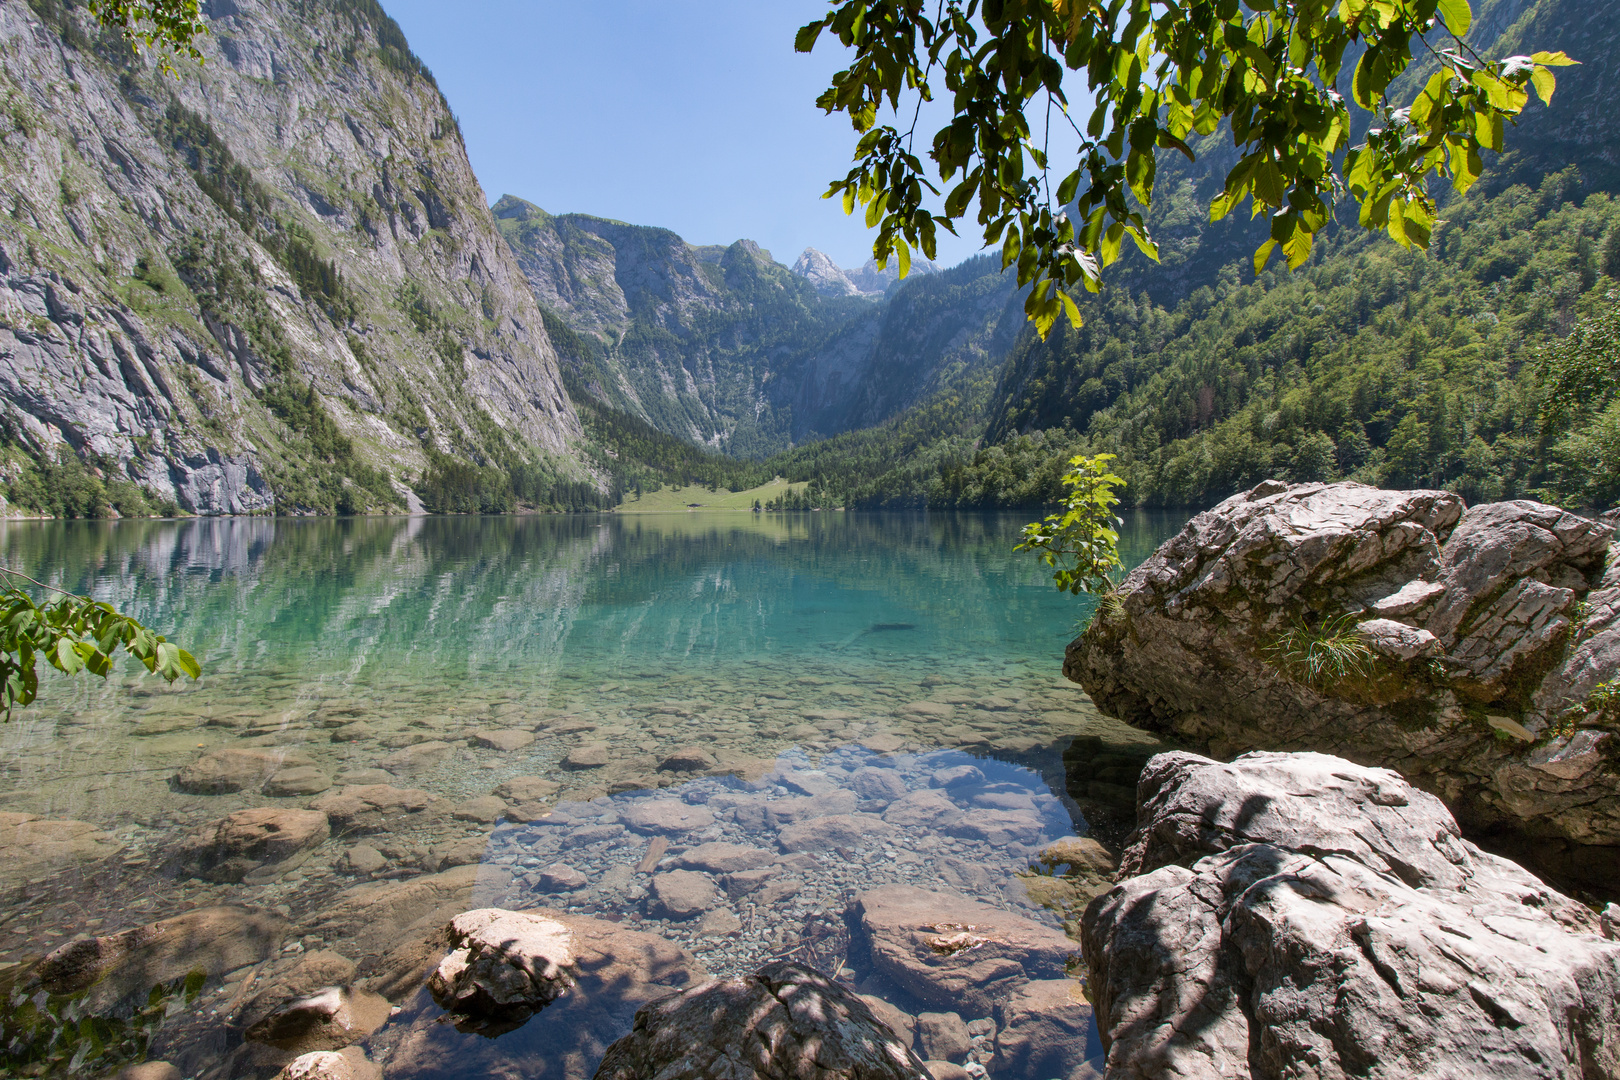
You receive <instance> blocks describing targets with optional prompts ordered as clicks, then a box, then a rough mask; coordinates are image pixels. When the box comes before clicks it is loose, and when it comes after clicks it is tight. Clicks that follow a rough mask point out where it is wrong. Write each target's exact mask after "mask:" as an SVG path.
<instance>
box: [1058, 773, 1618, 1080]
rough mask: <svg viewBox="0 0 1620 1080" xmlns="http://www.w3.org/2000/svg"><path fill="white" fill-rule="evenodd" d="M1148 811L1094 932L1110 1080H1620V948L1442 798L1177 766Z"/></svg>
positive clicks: (1394, 782) (1097, 911)
mask: <svg viewBox="0 0 1620 1080" xmlns="http://www.w3.org/2000/svg"><path fill="white" fill-rule="evenodd" d="M1140 793H1141V804H1140V805H1141V814H1140V818H1139V829H1138V831H1137V833H1135V834H1134V835H1133V837H1132V840H1131V842H1130V845H1129V846H1128V848H1127V850H1126V853H1125V857H1124V859H1123V861H1122V864H1121V874H1122V878H1123V880H1122V881H1121V882H1120V884H1119V885H1117V886H1115V887H1114V888H1113V889H1112V890H1111V891H1109V892H1108V893H1106V894H1104V895H1103V896H1100V897H1098V898H1097V899H1096V900H1094V901H1092V903H1091V905H1090V906H1089V907H1088V908H1087V910H1086V914H1085V920H1084V932H1083V953H1084V956H1085V958H1086V965H1087V968H1088V972H1089V982H1088V989H1089V992H1090V996H1091V999H1092V1002H1093V1004H1094V1006H1095V1008H1096V1015H1097V1022H1098V1026H1099V1029H1100V1032H1101V1036H1102V1040H1103V1044H1104V1046H1105V1047H1106V1048H1107V1055H1108V1056H1107V1065H1108V1075H1109V1076H1110V1077H1119V1078H1149V1077H1154V1078H1156V1077H1177V1078H1181V1080H1194V1078H1199V1080H1202V1078H1206V1077H1207V1078H1216V1077H1219V1078H1233V1080H1237V1078H1244V1080H1248V1078H1251V1077H1252V1078H1260V1077H1265V1078H1271V1077H1285V1076H1287V1077H1295V1076H1318V1077H1338V1076H1350V1075H1354V1076H1365V1077H1374V1078H1383V1077H1388V1078H1392V1080H1393V1078H1395V1077H1410V1076H1440V1077H1465V1076H1466V1077H1583V1078H1599V1077H1615V1076H1620V943H1616V942H1615V941H1613V940H1610V939H1609V938H1608V937H1606V936H1605V931H1604V927H1603V926H1602V924H1601V923H1600V920H1599V918H1598V916H1596V915H1595V914H1594V913H1593V912H1592V911H1591V910H1589V909H1588V908H1586V907H1584V906H1583V905H1581V904H1578V903H1576V902H1575V901H1573V900H1571V899H1569V898H1568V897H1566V896H1563V895H1561V894H1560V893H1558V892H1555V891H1554V890H1552V889H1551V888H1549V887H1548V886H1546V885H1545V884H1543V883H1542V882H1541V881H1540V880H1538V879H1537V878H1535V877H1534V876H1533V875H1531V874H1530V873H1528V872H1526V871H1525V870H1524V869H1522V868H1521V867H1519V866H1518V865H1516V864H1514V863H1512V862H1509V861H1507V860H1506V859H1502V858H1499V857H1497V856H1494V855H1490V854H1487V853H1485V852H1483V851H1481V850H1480V849H1478V848H1477V847H1475V846H1474V845H1472V844H1470V843H1468V842H1467V841H1465V840H1463V839H1462V838H1461V835H1460V833H1459V831H1458V828H1457V824H1456V822H1455V821H1454V820H1453V819H1452V817H1451V815H1450V814H1449V813H1447V811H1446V809H1445V807H1444V806H1443V805H1442V804H1441V803H1440V801H1439V800H1438V799H1436V798H1435V797H1434V796H1432V795H1429V794H1427V793H1425V792H1423V791H1420V790H1418V789H1417V788H1414V787H1412V786H1411V785H1410V784H1407V783H1406V782H1405V781H1404V780H1402V779H1401V778H1400V777H1399V776H1398V775H1396V774H1394V773H1392V772H1390V771H1388V770H1385V769H1372V768H1365V767H1362V766H1359V765H1355V764H1353V763H1351V762H1349V761H1345V760H1343V759H1342V758H1335V757H1330V756H1328V755H1325V754H1275V753H1256V754H1246V755H1244V756H1243V757H1240V758H1238V759H1237V760H1236V761H1233V762H1232V763H1230V764H1221V763H1219V762H1216V761H1212V760H1210V759H1208V758H1203V757H1200V756H1198V755H1195V754H1188V753H1181V752H1175V753H1167V754H1160V755H1158V756H1157V757H1155V758H1153V759H1152V760H1151V761H1150V762H1149V763H1148V767H1147V770H1146V771H1145V772H1144V774H1143V778H1142V784H1141V788H1140ZM1127 875H1135V876H1127Z"/></svg>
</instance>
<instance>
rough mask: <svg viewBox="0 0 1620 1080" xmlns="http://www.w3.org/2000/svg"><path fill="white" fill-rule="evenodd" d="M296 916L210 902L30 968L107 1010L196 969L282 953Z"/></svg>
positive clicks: (79, 944)
mask: <svg viewBox="0 0 1620 1080" xmlns="http://www.w3.org/2000/svg"><path fill="white" fill-rule="evenodd" d="M290 929H291V924H290V923H288V921H287V920H286V919H284V918H282V917H281V916H280V915H278V914H276V913H275V912H272V911H261V910H258V909H256V908H248V907H234V906H222V907H206V908H197V909H195V910H192V911H188V912H186V913H185V914H183V915H176V916H175V917H174V918H172V919H163V920H161V921H159V922H155V923H150V924H148V925H146V926H139V927H136V928H135V929H133V930H125V931H122V932H120V933H116V934H106V935H103V936H101V937H93V938H84V939H81V940H79V941H70V942H68V943H67V944H65V945H63V946H61V947H60V948H58V949H56V950H55V951H54V952H52V953H51V954H50V955H48V956H46V957H45V959H43V960H41V961H40V962H39V964H38V965H37V966H36V967H35V968H34V970H33V972H32V973H31V977H32V978H33V979H35V980H37V981H38V983H39V985H40V986H41V987H42V988H44V989H45V990H48V991H50V992H51V993H53V994H73V993H78V992H79V991H81V990H88V991H89V994H88V995H86V997H85V1008H86V1009H87V1010H89V1011H90V1012H105V1011H107V1010H109V1009H111V1008H113V1007H114V1006H117V1005H119V1004H121V1003H124V1002H127V1001H130V1000H133V999H135V998H137V997H139V998H144V997H145V995H146V994H147V993H148V992H149V991H150V990H151V989H152V987H154V986H156V985H157V984H158V983H165V982H170V981H172V980H174V979H180V978H184V977H185V976H186V975H188V974H190V973H191V972H192V971H201V972H203V973H204V974H205V975H209V976H215V975H223V974H224V973H225V972H227V971H234V970H235V969H237V968H240V967H246V966H247V965H249V964H256V963H258V962H259V961H261V960H263V959H265V958H266V957H270V956H274V955H276V952H277V950H279V949H280V948H281V941H282V939H283V938H284V937H286V935H287V933H288V931H289V930H290Z"/></svg>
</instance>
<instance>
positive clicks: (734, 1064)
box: [596, 963, 929, 1080]
mask: <svg viewBox="0 0 1620 1080" xmlns="http://www.w3.org/2000/svg"><path fill="white" fill-rule="evenodd" d="M647 1077H658V1078H659V1080H721V1078H735V1080H744V1078H748V1077H802V1078H807V1080H808V1078H811V1077H814V1078H816V1080H928V1077H929V1074H928V1072H927V1070H926V1068H925V1067H924V1065H923V1063H922V1061H921V1060H920V1059H919V1058H918V1057H917V1055H916V1054H914V1053H912V1051H911V1048H910V1047H909V1046H907V1045H905V1044H904V1043H902V1042H901V1041H900V1039H899V1038H898V1037H897V1036H896V1035H895V1034H894V1032H893V1031H892V1030H890V1028H889V1027H888V1026H887V1025H885V1024H884V1023H882V1022H881V1021H880V1020H878V1018H877V1017H876V1016H874V1015H873V1013H872V1010H871V1009H870V1008H869V1007H868V1006H867V1004H866V1003H865V1002H864V1001H862V1000H861V999H860V998H859V997H857V996H856V995H855V994H854V993H852V992H851V991H849V990H846V989H845V988H844V987H842V986H840V985H838V984H837V983H835V982H833V981H832V980H831V979H828V978H827V977H826V976H824V975H821V974H819V973H817V972H814V971H811V970H810V969H808V968H805V967H801V966H799V965H798V964H787V963H778V964H769V965H767V966H766V967H763V968H761V969H760V970H759V971H757V972H756V973H754V974H753V975H751V976H748V977H746V978H735V979H726V980H723V981H719V982H711V983H706V984H704V985H702V986H699V987H695V988H694V989H691V990H688V991H686V992H685V993H682V994H676V995H671V996H670V997H667V998H665V999H664V1000H662V1001H659V1002H655V1003H653V1004H651V1005H648V1006H646V1007H645V1008H643V1009H641V1010H640V1011H639V1012H637V1013H636V1020H635V1026H634V1028H633V1029H632V1030H631V1032H630V1033H629V1034H628V1035H626V1036H625V1037H624V1038H622V1039H620V1040H619V1041H618V1042H616V1043H614V1044H613V1045H612V1046H610V1047H609V1048H608V1052H607V1054H606V1055H605V1056H604V1057H603V1059H602V1064H601V1065H600V1067H598V1068H597V1070H596V1080H645V1078H647Z"/></svg>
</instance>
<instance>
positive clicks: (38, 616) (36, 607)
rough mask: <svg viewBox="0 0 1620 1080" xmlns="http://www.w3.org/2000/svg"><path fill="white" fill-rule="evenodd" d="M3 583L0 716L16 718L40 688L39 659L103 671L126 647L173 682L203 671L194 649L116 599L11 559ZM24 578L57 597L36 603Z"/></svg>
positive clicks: (66, 669)
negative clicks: (28, 570)
mask: <svg viewBox="0 0 1620 1080" xmlns="http://www.w3.org/2000/svg"><path fill="white" fill-rule="evenodd" d="M0 583H3V584H4V586H5V588H4V591H0V719H3V720H9V719H11V711H12V709H14V708H17V707H19V706H26V705H29V704H31V703H32V702H33V701H34V699H35V698H36V697H37V696H38V694H39V661H40V660H41V659H43V660H44V661H45V662H46V663H47V664H49V665H50V666H51V667H53V668H55V669H56V670H57V671H60V672H62V673H63V674H64V675H77V674H78V673H79V672H81V671H87V672H89V673H90V674H92V675H99V676H101V677H102V678H104V679H105V678H106V677H107V675H108V673H109V672H111V671H112V664H113V658H114V656H115V655H116V654H117V652H118V651H119V650H120V649H122V650H124V651H125V652H127V653H129V655H131V656H133V657H134V658H135V659H137V660H139V661H140V662H141V663H142V664H143V665H144V666H145V667H146V670H147V671H150V672H152V673H153V674H154V675H158V676H161V677H162V678H163V679H164V680H165V681H167V682H171V683H172V682H174V681H175V680H176V679H178V678H179V677H180V676H182V675H189V676H190V677H191V678H193V679H195V678H197V677H199V676H200V675H201V674H202V668H201V666H200V665H199V664H198V663H197V660H196V658H195V657H193V656H192V655H191V654H190V653H189V652H187V651H186V650H184V649H182V648H180V646H178V645H176V644H174V643H173V642H171V641H169V640H168V639H167V638H165V637H164V636H163V635H162V634H158V633H154V632H153V631H151V630H149V629H147V628H146V627H145V626H142V625H141V624H140V623H139V622H137V621H136V620H135V619H133V618H131V617H130V616H128V615H124V614H122V613H121V612H119V611H117V610H115V609H114V608H113V606H112V605H111V604H106V603H102V602H100V601H98V600H92V599H90V598H89V597H88V596H77V595H75V594H73V593H69V592H64V591H62V590H61V589H58V588H56V587H54V586H51V585H46V584H45V583H43V582H40V581H35V580H34V579H33V578H31V577H29V576H27V575H26V574H22V573H19V572H17V571H16V570H11V569H9V568H6V567H0ZM24 585H33V586H35V587H36V588H39V589H43V590H45V591H46V592H47V593H51V594H54V599H50V600H46V601H45V602H43V603H36V602H35V600H34V598H33V597H32V596H30V595H29V594H28V593H27V592H26V591H25V590H24V588H23V586H24Z"/></svg>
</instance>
